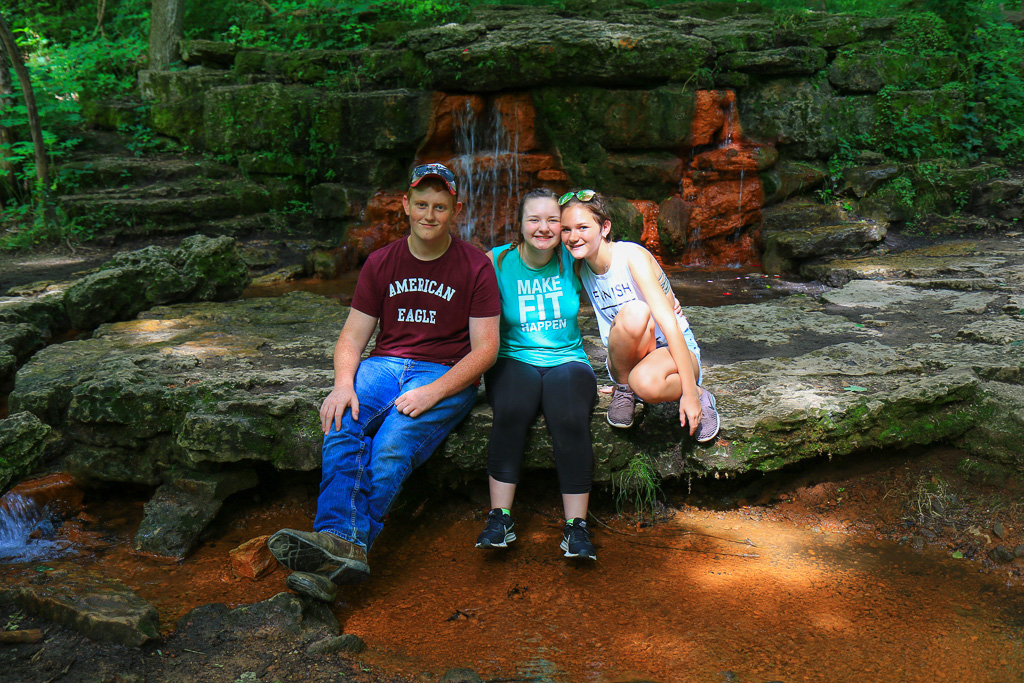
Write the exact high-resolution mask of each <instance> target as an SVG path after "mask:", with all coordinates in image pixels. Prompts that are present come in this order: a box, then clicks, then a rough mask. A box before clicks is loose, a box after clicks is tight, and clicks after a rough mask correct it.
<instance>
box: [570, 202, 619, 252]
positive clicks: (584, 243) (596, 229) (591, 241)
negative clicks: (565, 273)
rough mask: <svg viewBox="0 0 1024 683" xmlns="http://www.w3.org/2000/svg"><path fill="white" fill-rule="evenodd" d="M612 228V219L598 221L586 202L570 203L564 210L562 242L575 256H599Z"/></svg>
mask: <svg viewBox="0 0 1024 683" xmlns="http://www.w3.org/2000/svg"><path fill="white" fill-rule="evenodd" d="M611 229H612V224H611V221H604V223H603V224H602V223H600V222H598V220H597V217H596V216H595V215H594V214H593V213H591V211H590V209H588V208H587V207H586V205H585V204H576V203H574V204H570V205H569V206H567V207H566V208H565V209H563V210H562V243H563V244H565V246H566V248H568V249H569V253H571V254H572V255H573V258H576V259H588V260H592V259H594V258H597V255H598V253H599V252H600V250H601V247H602V245H605V244H607V242H606V241H605V238H606V237H607V236H608V234H609V233H610V232H611Z"/></svg>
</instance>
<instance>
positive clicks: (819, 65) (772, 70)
mask: <svg viewBox="0 0 1024 683" xmlns="http://www.w3.org/2000/svg"><path fill="white" fill-rule="evenodd" d="M827 58H828V53H827V52H825V50H823V49H822V48H820V47H780V48H772V49H770V50H759V51H757V52H731V53H728V54H725V55H722V57H720V58H719V59H718V62H717V64H718V66H719V67H720V68H722V69H725V70H728V71H741V72H745V73H752V74H758V75H761V76H799V75H810V74H814V73H817V72H818V71H821V70H822V69H824V68H825V64H826V61H827Z"/></svg>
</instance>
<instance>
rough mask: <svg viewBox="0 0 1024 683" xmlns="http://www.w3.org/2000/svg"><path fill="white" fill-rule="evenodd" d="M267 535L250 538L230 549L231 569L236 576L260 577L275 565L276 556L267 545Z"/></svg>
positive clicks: (272, 569) (270, 570)
mask: <svg viewBox="0 0 1024 683" xmlns="http://www.w3.org/2000/svg"><path fill="white" fill-rule="evenodd" d="M268 538H270V536H269V535H263V536H257V537H256V538H250V539H249V540H248V541H246V542H245V543H243V544H242V545H240V546H238V547H237V548H235V549H234V550H231V551H230V552H229V553H228V555H229V556H230V558H231V570H232V571H233V572H234V573H235V574H236V575H237V576H244V577H246V578H249V579H261V578H263V577H264V576H266V575H267V574H269V573H270V572H272V571H274V569H275V568H276V567H277V558H275V557H274V555H273V554H272V553H271V552H270V548H268V547H267V539H268Z"/></svg>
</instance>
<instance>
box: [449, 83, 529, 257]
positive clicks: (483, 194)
mask: <svg viewBox="0 0 1024 683" xmlns="http://www.w3.org/2000/svg"><path fill="white" fill-rule="evenodd" d="M513 123H514V122H513ZM455 124H456V128H455V153H456V157H455V159H454V160H453V161H452V165H453V167H454V168H453V169H452V170H453V171H455V175H456V176H457V177H459V178H460V179H462V187H461V188H460V192H459V196H460V199H461V200H462V204H463V207H462V218H461V228H460V230H461V233H462V234H461V236H462V238H463V239H464V240H467V241H469V240H471V239H472V237H473V236H474V235H477V236H480V234H481V233H480V232H478V230H477V228H478V227H479V226H481V225H483V226H488V229H489V237H490V244H492V245H494V244H500V243H501V242H503V241H506V240H507V238H508V231H509V227H510V226H509V219H510V217H511V216H513V215H514V212H515V207H516V206H517V205H518V204H519V190H518V183H517V182H514V181H515V179H517V178H518V177H519V136H518V133H517V132H516V131H517V130H518V126H515V125H513V126H512V131H513V132H512V134H510V133H509V130H508V128H507V127H506V125H505V122H504V121H503V120H502V116H501V112H500V111H498V110H497V109H496V108H494V107H487V108H485V109H484V111H483V113H482V114H477V112H476V110H475V109H474V108H473V107H472V105H471V104H470V102H469V101H468V100H467V102H466V106H465V107H464V108H463V109H462V110H461V111H459V112H456V117H455ZM510 181H511V182H510Z"/></svg>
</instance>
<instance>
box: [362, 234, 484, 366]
mask: <svg viewBox="0 0 1024 683" xmlns="http://www.w3.org/2000/svg"><path fill="white" fill-rule="evenodd" d="M352 308H354V309H356V310H357V311H360V312H362V313H365V314H366V315H369V316H372V317H374V318H377V319H378V320H379V321H380V329H379V330H378V331H377V343H376V345H375V346H374V348H373V352H372V353H371V354H370V355H371V356H394V357H397V358H410V359H412V360H425V361H430V362H432V363H443V364H445V365H454V364H455V363H457V362H458V361H460V360H462V358H463V357H465V356H466V355H467V354H468V353H469V351H470V344H469V319H470V318H490V317H492V316H496V315H499V314H500V313H501V299H500V297H499V295H498V282H497V280H496V279H495V276H494V267H493V266H492V265H491V262H490V260H489V259H488V258H487V256H486V255H485V254H483V253H482V252H480V251H479V250H477V249H474V248H473V247H472V246H470V245H469V244H467V243H466V242H463V241H462V240H460V239H459V238H457V237H455V236H454V235H453V236H452V243H451V245H449V247H448V251H446V252H445V253H444V254H443V255H442V256H441V257H440V258H437V259H434V260H433V261H421V260H419V259H418V258H416V257H415V256H413V255H412V252H410V251H409V237H408V236H406V237H403V238H402V239H400V240H396V241H394V242H392V243H391V244H389V245H387V246H386V247H382V248H380V249H378V250H377V251H375V252H373V253H372V254H370V257H369V258H368V259H366V264H365V265H364V266H363V269H362V271H360V273H359V281H358V282H357V283H356V291H355V294H353V296H352Z"/></svg>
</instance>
